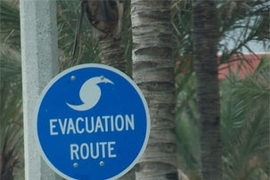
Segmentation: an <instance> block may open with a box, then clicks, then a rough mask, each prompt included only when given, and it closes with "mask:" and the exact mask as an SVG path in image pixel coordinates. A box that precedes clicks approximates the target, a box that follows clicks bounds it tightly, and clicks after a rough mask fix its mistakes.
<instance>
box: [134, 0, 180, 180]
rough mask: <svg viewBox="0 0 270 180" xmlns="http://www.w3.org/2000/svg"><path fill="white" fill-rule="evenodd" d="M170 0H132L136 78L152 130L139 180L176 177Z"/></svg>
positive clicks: (140, 163)
mask: <svg viewBox="0 0 270 180" xmlns="http://www.w3.org/2000/svg"><path fill="white" fill-rule="evenodd" d="M170 5H171V1H170V0H158V1H157V0H150V1H146V0H131V22H132V37H133V50H132V59H133V78H134V81H135V82H136V83H137V84H138V86H139V87H140V89H141V90H142V92H143V94H144V96H145V98H146V100H147V102H148V106H149V111H150V116H151V132H150V138H149V142H148V145H147V148H146V150H145V152H144V155H143V156H142V158H141V159H140V161H139V163H138V164H137V166H136V179H138V180H142V179H145V180H168V179H178V178H177V168H176V167H177V157H176V133H175V122H174V112H173V111H174V106H175V94H174V63H173V61H172V47H171V39H172V28H171V23H170Z"/></svg>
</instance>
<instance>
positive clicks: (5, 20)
mask: <svg viewBox="0 0 270 180" xmlns="http://www.w3.org/2000/svg"><path fill="white" fill-rule="evenodd" d="M218 2H219V3H218V5H217V9H218V13H219V15H218V18H219V29H220V31H219V44H218V49H219V52H220V54H221V59H220V62H221V63H224V62H226V61H227V60H228V59H229V57H230V56H232V55H233V54H236V53H237V54H240V55H241V54H242V52H243V50H246V51H250V52H252V50H251V49H250V48H249V46H248V43H249V42H253V41H255V42H257V43H258V44H264V45H265V47H267V46H268V48H269V44H270V43H269V39H270V37H269V34H270V32H269V31H270V30H269V17H270V16H269V9H270V7H269V6H270V5H269V2H268V1H264V0H258V1H253V0H246V1H234V0H220V1H218ZM57 8H58V9H57V13H58V37H59V40H58V42H59V61H60V62H61V69H65V68H67V67H70V66H73V65H75V64H79V63H84V62H90V61H91V62H98V61H99V59H100V58H99V49H98V45H97V42H96V41H95V40H94V39H93V38H92V33H91V32H92V31H91V27H90V26H89V23H88V21H87V19H85V18H84V19H83V24H82V29H81V31H80V36H79V40H78V50H77V52H76V55H75V59H73V58H72V50H73V44H74V39H75V36H76V32H77V28H76V24H77V17H78V16H79V13H80V7H79V3H78V2H77V1H66V0H63V1H57ZM191 10H192V9H191V1H190V0H184V1H180V0H172V6H171V18H172V25H173V30H174V35H173V36H174V38H173V39H174V45H173V47H174V58H175V61H176V67H177V68H176V70H175V74H176V75H175V80H176V93H177V108H176V120H177V134H178V142H179V146H178V152H179V168H180V169H181V170H182V171H183V172H184V173H185V174H186V175H187V177H188V178H189V179H190V180H193V179H194V180H195V179H200V177H201V174H200V169H201V165H200V163H199V158H200V156H199V141H198V129H197V125H198V113H197V105H196V101H195V99H196V97H195V88H194V87H195V80H194V72H193V67H192V35H191V33H192V27H191ZM126 13H127V15H126V16H125V17H126V20H125V25H124V32H123V33H124V34H123V37H124V38H123V39H122V41H123V42H124V44H125V56H126V58H127V59H128V60H130V59H131V43H132V42H131V41H132V40H131V28H130V26H131V25H130V20H129V12H126ZM0 22H1V26H0V27H1V31H0V41H1V45H0V85H1V86H0V88H1V89H0V93H1V95H0V102H1V104H0V138H1V140H0V142H1V143H0V171H1V179H6V177H8V179H13V178H14V176H16V175H17V176H18V177H23V175H22V174H19V175H18V173H21V172H20V171H17V169H18V168H19V169H22V165H23V157H22V156H23V153H22V151H23V150H22V147H23V146H22V142H23V138H22V137H23V131H22V111H21V106H22V100H21V99H22V98H21V95H22V93H21V92H22V90H21V72H20V27H19V25H20V21H19V8H18V1H16V0H9V1H1V3H0ZM235 30H238V31H237V33H238V34H237V35H235V32H236V31H235ZM232 40H233V44H230V46H229V42H232ZM229 47H232V48H229ZM269 61H270V60H269V58H268V59H267V58H266V59H265V60H264V61H262V62H263V63H261V66H260V67H259V68H258V70H257V71H256V72H255V73H254V75H253V76H250V77H247V78H245V79H238V78H237V77H233V76H231V77H230V78H228V79H227V80H225V81H224V82H222V83H221V86H220V88H221V98H222V101H221V115H222V116H221V120H222V122H221V123H222V147H223V149H222V150H223V156H222V158H223V170H224V173H223V174H224V179H226V180H227V179H228V180H230V179H236V180H246V179H254V180H255V179H262V180H264V179H265V180H266V179H269V169H270V168H269V156H268V153H269V118H270V117H269ZM129 69H131V68H129ZM14 170H15V171H16V173H14Z"/></svg>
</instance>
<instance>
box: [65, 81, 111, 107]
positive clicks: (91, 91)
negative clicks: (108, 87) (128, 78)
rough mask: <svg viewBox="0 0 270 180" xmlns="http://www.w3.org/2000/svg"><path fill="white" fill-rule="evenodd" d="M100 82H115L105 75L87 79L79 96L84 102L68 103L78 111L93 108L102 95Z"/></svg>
mask: <svg viewBox="0 0 270 180" xmlns="http://www.w3.org/2000/svg"><path fill="white" fill-rule="evenodd" d="M99 83H111V84H113V82H112V81H111V80H109V79H107V78H105V77H103V76H101V77H93V78H91V79H88V80H87V81H85V82H84V83H83V85H82V87H81V89H80V92H79V96H80V99H81V101H82V102H83V103H82V104H80V105H72V104H69V103H66V104H67V105H68V106H69V107H70V108H72V109H74V110H77V111H86V110H89V109H91V108H93V107H94V106H95V105H96V104H97V103H98V101H99V99H100V97H101V94H102V93H101V89H100V87H99V86H98V84H99Z"/></svg>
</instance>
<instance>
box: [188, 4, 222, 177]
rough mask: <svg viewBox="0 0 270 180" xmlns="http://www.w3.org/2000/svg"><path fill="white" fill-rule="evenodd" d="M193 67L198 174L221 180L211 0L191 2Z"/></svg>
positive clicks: (218, 110) (213, 20) (213, 16)
mask: <svg viewBox="0 0 270 180" xmlns="http://www.w3.org/2000/svg"><path fill="white" fill-rule="evenodd" d="M193 28H194V33H193V36H194V37H193V40H194V44H193V45H194V47H193V53H194V69H195V72H196V79H197V98H198V108H199V115H200V147H201V165H202V178H203V179H204V180H221V178H222V171H221V134H220V103H219V100H220V98H219V85H218V78H217V75H218V74H217V73H218V61H217V42H218V39H217V33H218V26H217V13H216V7H215V1H214V0H195V1H194V2H193Z"/></svg>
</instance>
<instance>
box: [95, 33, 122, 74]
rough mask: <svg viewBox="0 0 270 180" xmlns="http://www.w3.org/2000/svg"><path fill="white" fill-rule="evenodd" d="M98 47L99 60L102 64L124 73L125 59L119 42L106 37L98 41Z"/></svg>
mask: <svg viewBox="0 0 270 180" xmlns="http://www.w3.org/2000/svg"><path fill="white" fill-rule="evenodd" d="M98 47H99V50H100V60H101V63H102V64H106V65H108V66H112V67H115V68H116V69H119V70H121V71H123V72H126V62H127V61H126V58H125V52H124V47H123V45H122V42H121V41H120V40H115V39H114V38H112V37H106V38H104V39H101V40H99V42H98Z"/></svg>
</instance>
